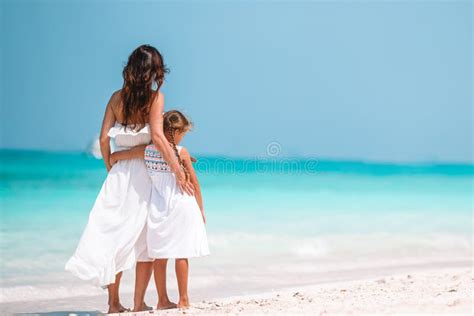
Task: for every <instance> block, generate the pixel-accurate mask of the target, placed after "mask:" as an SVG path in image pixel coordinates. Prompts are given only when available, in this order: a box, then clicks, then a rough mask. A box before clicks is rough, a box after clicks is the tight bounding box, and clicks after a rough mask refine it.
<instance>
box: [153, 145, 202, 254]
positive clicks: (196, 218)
mask: <svg viewBox="0 0 474 316" xmlns="http://www.w3.org/2000/svg"><path fill="white" fill-rule="evenodd" d="M179 150H181V147H180V146H178V151H179ZM145 163H146V165H147V169H148V172H149V174H150V176H151V181H152V183H153V188H152V192H151V200H150V211H149V213H148V221H147V244H148V256H149V257H151V258H192V257H201V256H206V255H209V246H208V244H207V235H206V228H205V225H204V221H203V219H202V215H201V211H200V209H199V206H198V204H197V202H196V198H195V197H194V196H190V195H187V194H183V193H182V192H181V190H180V188H179V187H178V185H177V183H176V177H175V175H174V173H172V172H171V170H170V168H169V166H168V164H167V163H166V162H165V161H164V160H163V158H162V157H161V154H160V152H158V151H157V150H156V147H155V146H154V145H149V146H148V147H147V148H146V150H145Z"/></svg>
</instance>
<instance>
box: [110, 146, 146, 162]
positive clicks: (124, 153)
mask: <svg viewBox="0 0 474 316" xmlns="http://www.w3.org/2000/svg"><path fill="white" fill-rule="evenodd" d="M146 146H147V145H138V146H135V147H133V148H131V149H128V150H120V151H116V152H114V153H113V154H111V155H110V164H111V165H112V166H113V165H115V163H116V162H117V161H119V160H129V159H144V158H145V148H146Z"/></svg>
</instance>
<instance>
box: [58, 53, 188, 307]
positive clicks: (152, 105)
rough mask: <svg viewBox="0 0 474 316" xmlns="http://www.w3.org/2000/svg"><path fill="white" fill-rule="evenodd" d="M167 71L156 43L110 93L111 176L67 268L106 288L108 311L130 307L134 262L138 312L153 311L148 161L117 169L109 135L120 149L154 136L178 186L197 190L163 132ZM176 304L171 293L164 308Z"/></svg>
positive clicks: (106, 151) (105, 127) (104, 148)
mask: <svg viewBox="0 0 474 316" xmlns="http://www.w3.org/2000/svg"><path fill="white" fill-rule="evenodd" d="M166 72H167V68H166V67H165V65H164V63H163V58H162V56H161V54H160V53H159V52H158V50H157V49H156V48H154V47H152V46H149V45H142V46H140V47H138V48H137V49H136V50H134V51H133V52H132V54H131V55H130V57H129V59H128V63H127V65H126V66H125V68H124V70H123V79H124V83H123V87H122V89H121V90H119V91H116V92H115V93H114V94H113V95H112V96H111V98H110V101H109V103H108V104H107V108H106V110H105V115H104V119H103V122H102V129H101V135H100V147H101V152H102V157H103V159H104V162H105V166H106V168H107V171H108V175H107V178H106V180H105V182H104V184H103V186H102V189H101V190H100V192H99V195H98V197H97V199H96V202H95V204H94V206H93V208H92V210H91V213H90V216H89V221H88V224H87V226H86V228H85V230H84V233H83V235H82V237H81V240H80V242H79V245H78V247H77V249H76V252H75V254H74V255H73V256H72V257H71V259H70V260H69V261H68V262H67V264H66V270H69V271H71V272H72V273H73V274H75V275H76V276H78V277H79V278H81V279H84V280H92V281H94V283H95V284H97V285H99V286H102V287H107V289H108V293H109V302H108V304H109V311H108V312H109V313H117V312H123V311H127V309H126V308H124V307H123V306H122V305H121V304H120V299H119V286H120V279H121V277H122V271H125V270H128V269H131V268H132V267H133V266H134V265H135V263H136V278H135V294H134V307H133V311H143V310H146V309H148V307H147V306H146V305H145V303H144V297H145V291H146V288H147V286H148V283H149V281H150V277H151V273H152V266H153V263H152V261H153V260H152V259H151V258H149V257H148V255H147V248H146V231H145V228H146V226H145V224H146V218H147V213H148V207H149V199H150V194H151V182H150V179H149V176H148V175H147V170H146V166H145V163H144V161H143V160H142V159H132V160H125V161H120V162H118V163H117V164H115V165H114V166H113V167H112V166H111V163H110V154H111V149H110V139H111V138H112V139H113V140H114V141H115V145H116V146H117V149H118V150H121V149H129V148H131V147H133V146H137V145H141V144H147V143H149V142H150V140H152V141H153V143H154V144H155V146H156V147H157V148H159V149H160V150H161V151H162V152H163V154H164V159H165V160H166V161H167V162H168V163H169V164H170V166H171V169H172V171H173V172H174V173H175V175H176V179H177V182H178V185H179V187H180V188H181V189H182V190H183V191H184V192H187V193H189V194H192V185H191V184H190V183H189V182H188V181H187V180H186V176H185V174H184V171H183V170H182V169H181V167H180V165H179V163H178V161H177V159H176V158H175V156H174V154H173V151H172V149H171V148H170V147H169V145H168V142H167V140H166V138H165V136H164V134H163V118H162V115H161V114H162V113H163V109H164V97H163V94H162V93H161V92H160V88H161V86H162V84H163V81H164V75H165V73H166ZM154 87H155V88H156V89H154ZM148 123H149V124H148ZM150 127H151V131H150ZM165 286H166V285H165ZM174 306H175V304H174V303H171V302H170V301H169V299H168V296H167V294H166V293H165V294H164V295H163V297H160V301H159V305H158V307H159V308H170V307H174Z"/></svg>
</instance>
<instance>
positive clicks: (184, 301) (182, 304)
mask: <svg viewBox="0 0 474 316" xmlns="http://www.w3.org/2000/svg"><path fill="white" fill-rule="evenodd" d="M178 308H189V299H188V297H180V298H179V302H178Z"/></svg>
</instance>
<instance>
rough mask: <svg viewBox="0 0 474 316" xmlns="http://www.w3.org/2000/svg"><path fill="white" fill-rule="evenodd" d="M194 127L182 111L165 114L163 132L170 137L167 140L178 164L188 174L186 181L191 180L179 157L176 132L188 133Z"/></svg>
mask: <svg viewBox="0 0 474 316" xmlns="http://www.w3.org/2000/svg"><path fill="white" fill-rule="evenodd" d="M192 126H193V124H192V123H191V121H190V120H189V119H188V118H187V117H186V116H185V115H184V114H183V113H181V112H180V111H177V110H171V111H168V112H166V113H165V114H163V131H164V133H165V135H166V136H168V137H167V138H168V140H169V142H170V143H171V147H172V148H173V150H174V153H175V155H176V157H177V158H178V162H179V164H180V165H181V168H183V170H184V173H185V174H186V179H189V172H188V170H187V169H186V167H185V166H184V163H183V161H182V160H181V157H180V156H179V153H178V148H177V147H176V142H175V141H174V135H175V133H176V132H178V133H183V132H187V131H189V130H190V129H191V127H192Z"/></svg>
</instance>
